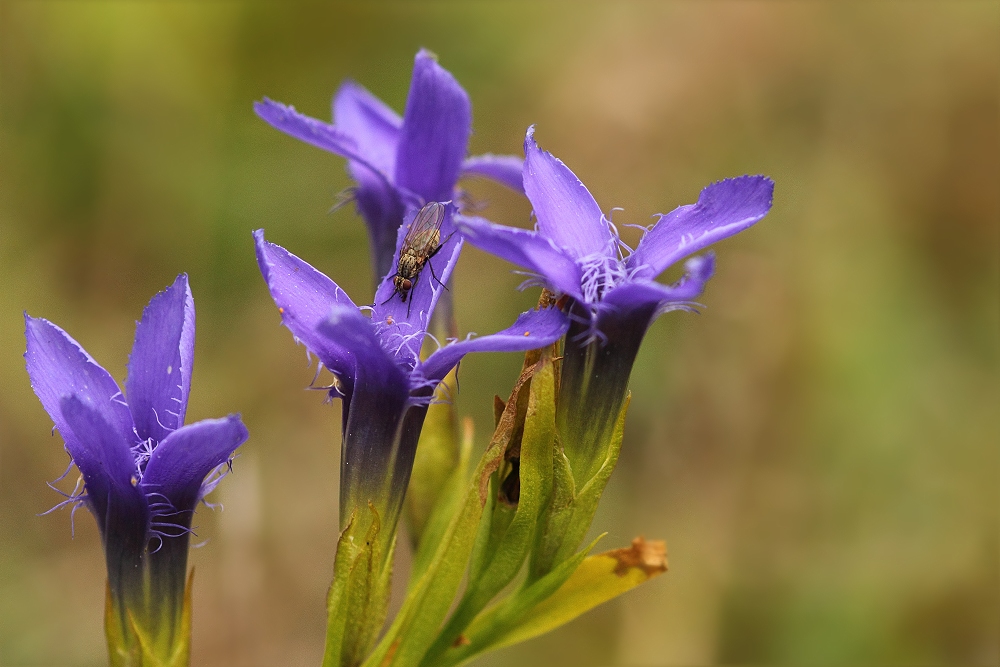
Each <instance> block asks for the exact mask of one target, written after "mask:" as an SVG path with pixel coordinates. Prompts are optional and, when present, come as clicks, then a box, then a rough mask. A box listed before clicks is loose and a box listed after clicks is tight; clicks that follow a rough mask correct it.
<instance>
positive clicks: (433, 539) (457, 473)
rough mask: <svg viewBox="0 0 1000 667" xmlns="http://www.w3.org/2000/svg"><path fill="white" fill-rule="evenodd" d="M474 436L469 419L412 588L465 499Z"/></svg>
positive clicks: (413, 571) (423, 543) (418, 557)
mask: <svg viewBox="0 0 1000 667" xmlns="http://www.w3.org/2000/svg"><path fill="white" fill-rule="evenodd" d="M473 435H474V431H473V426H472V420H471V419H469V418H466V419H465V420H464V421H463V422H462V444H461V448H460V450H459V458H458V464H457V465H456V466H455V469H454V470H452V472H451V476H450V477H449V478H448V481H447V482H446V483H445V485H444V488H443V489H442V491H441V493H440V495H439V496H438V499H437V502H436V503H435V505H434V510H433V512H431V515H430V518H429V519H428V521H427V524H426V526H425V528H424V535H423V538H422V539H421V540H420V545H419V547H418V548H417V551H416V554H415V555H414V558H413V566H412V568H411V570H410V587H412V585H413V583H414V582H416V581H418V580H419V579H420V577H421V576H422V575H423V573H424V571H425V570H426V569H427V566H428V565H429V564H430V563H431V561H432V560H433V558H434V554H435V552H436V551H437V548H438V545H439V544H440V543H441V540H442V539H444V535H445V533H446V532H447V531H448V527H449V525H450V524H451V520H452V518H453V517H454V516H455V514H456V513H457V512H458V511H459V508H460V507H461V503H462V501H463V500H464V498H465V491H466V488H467V486H468V479H469V460H470V459H471V458H472V444H473V441H474V440H473Z"/></svg>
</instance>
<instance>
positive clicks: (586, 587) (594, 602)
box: [493, 537, 667, 648]
mask: <svg viewBox="0 0 1000 667" xmlns="http://www.w3.org/2000/svg"><path fill="white" fill-rule="evenodd" d="M666 571H667V550H666V545H665V544H664V543H663V542H660V541H658V540H654V541H650V542H647V541H645V540H644V539H643V538H642V537H637V538H635V539H634V540H633V541H632V546H630V547H627V548H624V549H615V550H613V551H607V552H605V553H602V554H598V555H596V556H590V557H589V558H587V559H586V560H584V561H583V562H582V563H581V564H580V566H579V567H578V568H577V569H576V570H575V571H574V572H573V574H572V575H571V576H570V577H569V579H567V580H566V582H565V583H564V584H563V585H562V586H560V587H559V590H557V591H556V592H555V593H554V594H553V595H552V596H551V597H549V598H547V599H545V600H543V601H542V602H540V603H539V604H538V605H537V606H536V607H535V608H534V609H532V610H531V611H530V612H529V613H528V614H527V615H525V616H524V617H523V618H522V620H521V622H520V624H519V625H517V626H516V627H514V628H513V629H512V630H511V631H509V632H508V633H507V634H506V635H504V637H503V638H502V639H501V640H500V641H499V642H498V643H496V644H494V645H493V647H494V648H498V647H500V646H508V645H510V644H516V643H518V642H523V641H525V640H527V639H531V638H533V637H537V636H539V635H542V634H545V633H546V632H549V631H551V630H554V629H555V628H557V627H559V626H560V625H563V624H565V623H568V622H570V621H572V620H573V619H574V618H576V617H577V616H579V615H580V614H582V613H584V612H586V611H589V610H591V609H593V608H594V607H596V606H598V605H599V604H603V603H604V602H607V601H608V600H611V599H612V598H615V597H618V596H619V595H621V594H622V593H625V592H627V591H630V590H632V589H633V588H635V587H636V586H638V585H639V584H641V583H643V582H646V581H649V580H650V579H652V578H653V577H656V576H659V575H661V574H663V573H664V572H666Z"/></svg>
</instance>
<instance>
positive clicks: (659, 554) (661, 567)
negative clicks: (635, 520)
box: [605, 535, 667, 577]
mask: <svg viewBox="0 0 1000 667" xmlns="http://www.w3.org/2000/svg"><path fill="white" fill-rule="evenodd" d="M605 555H606V556H611V557H612V558H614V559H615V560H617V561H618V564H617V565H615V570H614V571H615V574H617V575H618V576H619V577H624V576H625V575H626V574H628V571H629V570H631V569H632V568H634V567H637V568H639V569H640V570H642V571H643V572H645V573H646V576H647V577H655V576H656V575H658V574H662V573H664V572H666V571H667V543H666V542H664V541H663V540H650V541H648V542H647V541H646V540H645V538H643V537H642V535H640V536H639V537H637V538H635V539H634V540H632V546H630V547H626V548H624V549H615V550H614V551H609V552H607V553H606V554H605Z"/></svg>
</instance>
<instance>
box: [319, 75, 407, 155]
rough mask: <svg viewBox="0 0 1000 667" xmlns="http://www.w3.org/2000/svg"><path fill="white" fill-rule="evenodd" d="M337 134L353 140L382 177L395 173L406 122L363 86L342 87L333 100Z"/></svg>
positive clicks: (344, 84)
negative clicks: (403, 127) (397, 153)
mask: <svg viewBox="0 0 1000 667" xmlns="http://www.w3.org/2000/svg"><path fill="white" fill-rule="evenodd" d="M333 120H334V123H335V126H336V128H337V129H338V130H340V131H342V132H343V133H344V134H345V135H347V136H348V137H350V138H351V139H353V140H354V142H355V143H356V144H357V145H358V147H359V149H360V150H361V151H362V152H363V153H364V155H365V157H366V158H367V159H368V161H369V162H370V163H371V164H372V165H374V166H375V168H377V169H378V170H379V171H381V172H382V173H383V174H392V173H394V172H395V171H396V149H397V146H398V145H399V132H400V128H401V127H402V126H403V119H402V118H400V117H399V114H397V113H396V112H395V111H393V110H392V109H390V108H389V107H388V106H386V104H385V103H384V102H382V100H380V99H378V98H377V97H375V96H374V95H372V94H371V93H370V92H368V91H367V90H366V89H365V88H364V87H363V86H360V85H358V84H357V83H355V82H353V81H345V82H344V83H343V84H341V86H340V89H339V90H338V91H337V95H336V96H335V97H334V98H333Z"/></svg>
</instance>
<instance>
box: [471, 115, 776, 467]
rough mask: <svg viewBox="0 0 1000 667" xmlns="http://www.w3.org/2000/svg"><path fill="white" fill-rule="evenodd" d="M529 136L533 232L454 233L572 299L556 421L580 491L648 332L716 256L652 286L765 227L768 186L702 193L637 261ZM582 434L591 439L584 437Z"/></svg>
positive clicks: (596, 462)
mask: <svg viewBox="0 0 1000 667" xmlns="http://www.w3.org/2000/svg"><path fill="white" fill-rule="evenodd" d="M533 135H534V128H533V127H532V128H529V129H528V134H527V137H526V138H525V142H524V152H525V162H524V173H523V176H524V190H525V193H526V194H527V196H528V199H529V200H530V201H531V204H532V206H533V208H534V213H535V217H536V218H537V221H538V224H537V227H536V230H535V231H526V230H521V229H514V228H510V227H502V226H499V225H494V224H492V223H490V222H488V221H486V220H482V219H479V218H473V217H459V218H457V219H456V226H457V227H458V229H459V230H460V231H461V232H462V233H463V234H464V235H465V237H466V238H467V239H468V240H469V241H470V242H471V243H472V244H473V245H476V246H477V247H480V248H482V249H483V250H486V251H487V252H491V253H493V254H495V255H498V256H500V257H503V258H505V259H507V260H509V261H511V262H514V263H515V264H519V265H520V266H522V267H525V268H526V269H528V271H530V272H531V273H532V274H534V276H535V277H534V278H533V279H532V280H531V281H530V282H537V283H541V284H544V285H547V286H548V287H550V288H551V289H553V290H554V291H557V292H561V293H563V294H565V295H568V296H569V297H571V305H570V307H569V309H570V317H571V319H572V324H571V326H570V330H569V333H568V335H567V338H566V344H565V351H564V360H563V370H562V377H563V381H562V384H561V398H560V410H559V411H560V415H561V416H560V420H561V423H562V427H563V429H564V435H565V433H566V430H567V429H569V430H570V431H571V432H573V433H574V434H575V437H574V438H572V439H573V440H575V441H576V442H575V443H574V445H573V449H572V451H571V450H570V448H569V446H567V456H569V458H570V462H571V464H572V465H573V469H574V474H575V475H576V476H577V480H578V481H577V483H578V484H580V483H581V481H580V480H581V479H582V480H586V479H589V478H590V477H591V476H592V475H593V473H594V472H596V469H597V468H598V467H600V464H601V461H602V460H603V459H602V458H601V456H600V454H599V452H598V451H597V448H598V446H599V442H601V441H602V438H604V437H605V436H606V435H607V433H606V430H607V429H609V428H611V427H612V426H613V424H614V421H615V417H616V416H617V414H618V411H619V410H620V409H621V406H622V401H623V400H624V396H625V392H626V389H627V385H628V377H629V374H630V373H631V369H632V364H633V362H634V361H635V356H636V354H637V352H638V350H639V344H640V342H641V341H642V338H643V336H644V335H645V333H646V330H647V329H648V328H649V325H650V324H651V323H652V321H653V320H654V319H655V318H656V317H657V316H658V315H660V314H661V313H664V312H666V311H669V310H675V309H685V308H691V306H692V301H693V300H694V299H695V298H697V297H698V295H699V294H701V292H702V290H703V289H704V286H705V283H706V282H707V281H708V279H709V278H710V277H711V275H712V270H713V266H714V257H713V255H712V254H707V255H704V256H701V257H694V258H692V259H689V260H688V261H687V264H686V269H687V272H686V274H685V275H684V277H683V278H681V279H680V280H679V281H678V282H676V283H674V284H672V285H663V284H660V283H658V282H656V281H655V278H656V277H657V276H658V275H659V274H660V273H662V272H663V271H664V270H665V269H666V268H667V267H669V266H671V265H672V264H674V263H676V262H677V261H679V260H681V259H683V258H684V257H686V256H688V255H691V254H692V253H695V252H698V251H699V250H702V249H704V248H706V247H707V246H709V245H711V244H712V243H715V242H716V241H719V240H721V239H724V238H726V237H728V236H731V235H733V234H736V233H737V232H740V231H743V230H744V229H746V228H747V227H750V226H751V225H753V224H754V223H755V222H757V221H758V220H760V219H761V218H763V217H764V216H765V215H766V214H767V212H768V211H769V210H770V208H771V198H772V194H773V192H774V183H773V182H772V181H771V180H770V179H769V178H767V177H765V176H741V177H739V178H732V179H727V180H724V181H720V182H718V183H713V184H712V185H709V186H708V187H706V188H705V189H704V190H702V192H701V195H700V196H699V197H698V202H697V203H695V204H689V205H687V206H681V207H679V208H677V209H675V210H674V211H672V212H670V213H668V214H666V215H660V216H659V218H658V220H657V222H656V223H655V224H654V225H653V226H652V227H651V228H649V229H647V230H646V232H645V234H644V235H643V237H642V239H641V240H640V241H639V245H638V246H637V247H636V249H635V251H634V252H631V253H630V254H626V253H625V252H624V251H626V250H627V248H626V247H625V245H624V244H623V243H622V242H621V240H620V239H619V238H618V233H617V231H616V230H615V228H614V226H613V225H612V224H611V222H610V220H609V219H608V218H607V217H606V216H605V215H604V212H603V211H602V210H601V208H600V206H598V204H597V202H596V201H595V200H594V198H593V196H591V194H590V192H589V191H588V190H587V188H586V187H585V186H584V185H583V183H581V182H580V180H579V179H578V178H577V177H576V175H575V174H574V173H573V172H572V171H570V170H569V168H568V167H566V165H564V164H563V163H562V162H561V161H560V160H558V159H557V158H555V157H554V156H552V155H551V154H550V153H548V152H546V151H543V150H541V149H540V148H539V147H538V145H537V144H536V143H535V140H534V136H533ZM588 434H589V435H588Z"/></svg>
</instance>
